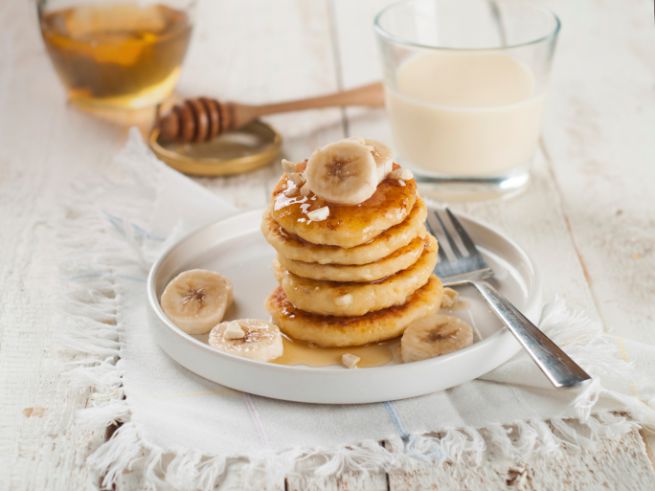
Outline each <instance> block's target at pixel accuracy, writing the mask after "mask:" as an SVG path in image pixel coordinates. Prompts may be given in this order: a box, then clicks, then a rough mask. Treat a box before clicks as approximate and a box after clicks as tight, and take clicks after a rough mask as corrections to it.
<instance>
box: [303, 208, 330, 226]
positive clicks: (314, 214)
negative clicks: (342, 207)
mask: <svg viewBox="0 0 655 491" xmlns="http://www.w3.org/2000/svg"><path fill="white" fill-rule="evenodd" d="M329 216H330V208H328V207H327V206H323V207H321V208H318V209H316V210H312V211H308V212H307V218H309V219H310V220H312V221H313V222H321V221H323V220H325V219H327V217H329Z"/></svg>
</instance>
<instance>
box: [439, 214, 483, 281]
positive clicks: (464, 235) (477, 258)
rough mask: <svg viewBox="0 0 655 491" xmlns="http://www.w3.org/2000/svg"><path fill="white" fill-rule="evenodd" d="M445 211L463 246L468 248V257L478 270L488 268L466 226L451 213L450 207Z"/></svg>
mask: <svg viewBox="0 0 655 491" xmlns="http://www.w3.org/2000/svg"><path fill="white" fill-rule="evenodd" d="M445 210H446V214H447V215H448V217H449V218H450V221H451V222H452V224H453V227H454V228H455V232H457V234H458V235H459V240H461V241H462V244H464V247H466V251H467V252H468V257H470V258H471V260H473V261H474V264H475V265H476V267H477V268H480V269H482V268H488V267H489V265H488V264H487V262H486V261H485V260H484V258H483V257H482V254H480V251H479V250H478V248H477V247H476V246H475V242H473V239H471V236H470V235H469V234H468V232H467V231H466V229H465V228H464V226H463V225H462V224H461V222H460V221H459V220H458V219H457V217H456V216H455V214H454V213H453V212H452V211H450V209H449V208H448V207H445Z"/></svg>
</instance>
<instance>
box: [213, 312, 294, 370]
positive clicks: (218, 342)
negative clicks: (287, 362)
mask: <svg viewBox="0 0 655 491" xmlns="http://www.w3.org/2000/svg"><path fill="white" fill-rule="evenodd" d="M208 342H209V344H210V346H213V347H214V348H216V349H217V350H220V351H223V352H225V353H229V354H232V355H237V356H242V357H244V358H250V359H251V360H259V361H270V360H274V359H275V358H279V357H280V356H282V352H283V351H284V348H283V346H282V334H280V329H279V328H278V327H277V326H276V325H275V324H272V323H270V322H266V321H263V320H259V319H239V320H234V321H228V322H221V323H220V324H218V325H217V326H215V327H214V328H213V329H212V330H211V332H210V333H209V341H208Z"/></svg>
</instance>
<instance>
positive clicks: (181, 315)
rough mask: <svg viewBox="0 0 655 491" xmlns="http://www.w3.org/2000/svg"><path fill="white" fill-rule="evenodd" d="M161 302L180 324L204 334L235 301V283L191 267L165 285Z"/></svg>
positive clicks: (212, 272)
mask: <svg viewBox="0 0 655 491" xmlns="http://www.w3.org/2000/svg"><path fill="white" fill-rule="evenodd" d="M160 304H161V308H162V309H163V310H164V312H165V313H166V315H167V316H168V317H169V318H170V320H172V321H173V323H174V324H175V325H176V326H177V327H179V328H180V329H182V330H183V331H185V332H187V333H189V334H205V333H207V332H209V330H210V329H211V328H212V327H214V326H215V325H216V324H218V323H219V322H221V321H222V320H223V316H224V315H225V311H226V310H227V308H228V307H229V306H230V305H231V304H232V284H231V283H230V280H228V279H227V278H226V277H225V276H222V275H220V274H218V273H215V272H214V271H207V270H205V269H192V270H189V271H185V272H183V273H180V274H179V275H177V276H176V277H175V278H173V279H172V280H171V281H170V282H169V283H168V285H166V288H165V289H164V292H163V293H162V294H161V299H160Z"/></svg>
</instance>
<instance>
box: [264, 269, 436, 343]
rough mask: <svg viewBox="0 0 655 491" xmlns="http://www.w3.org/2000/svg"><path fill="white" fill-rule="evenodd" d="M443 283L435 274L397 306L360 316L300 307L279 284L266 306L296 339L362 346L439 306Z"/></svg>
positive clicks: (393, 334)
mask: <svg viewBox="0 0 655 491" xmlns="http://www.w3.org/2000/svg"><path fill="white" fill-rule="evenodd" d="M442 295H443V285H442V284H441V281H440V280H439V278H437V277H436V276H434V275H431V276H430V278H429V279H428V282H427V283H426V284H425V285H424V286H423V287H421V288H420V289H418V290H417V291H415V292H414V293H413V294H412V295H410V296H409V298H408V299H407V301H406V302H405V303H404V304H402V305H398V306H395V307H389V308H386V309H384V310H378V311H376V312H371V313H368V314H366V315H363V316H356V317H332V316H321V315H315V314H310V313H307V312H303V311H302V310H299V309H296V308H295V307H294V306H293V305H292V304H291V302H289V300H288V299H287V297H286V295H285V293H284V290H283V289H282V288H280V287H278V288H276V289H275V290H274V291H273V293H271V295H270V296H269V297H268V300H267V302H266V307H267V309H268V311H269V312H270V313H271V316H272V317H273V322H275V324H277V326H278V327H279V328H280V329H281V330H282V332H284V333H285V334H287V335H289V336H291V337H292V338H294V339H298V340H300V341H305V342H308V343H313V344H316V345H318V346H322V347H326V348H327V347H346V346H361V345H363V344H368V343H377V342H380V341H384V340H387V339H392V338H395V337H398V336H400V335H401V334H402V333H403V331H404V330H405V328H406V327H407V326H408V325H409V324H410V323H412V322H414V321H415V320H417V319H420V318H422V317H425V316H426V315H429V314H431V313H433V312H436V311H437V310H438V309H439V306H440V304H441V297H442Z"/></svg>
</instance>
